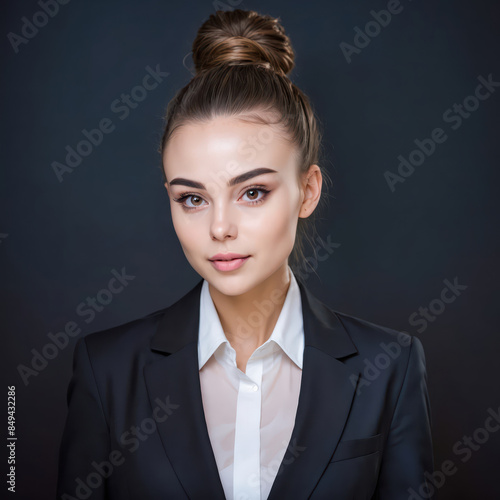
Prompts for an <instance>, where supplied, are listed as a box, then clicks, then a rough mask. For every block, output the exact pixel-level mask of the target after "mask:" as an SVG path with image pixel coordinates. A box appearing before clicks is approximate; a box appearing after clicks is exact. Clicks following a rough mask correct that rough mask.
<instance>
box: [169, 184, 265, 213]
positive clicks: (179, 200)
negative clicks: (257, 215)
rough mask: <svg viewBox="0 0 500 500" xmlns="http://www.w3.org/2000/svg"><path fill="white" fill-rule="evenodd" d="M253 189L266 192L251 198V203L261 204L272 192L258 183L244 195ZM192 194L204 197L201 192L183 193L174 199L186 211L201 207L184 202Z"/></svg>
mask: <svg viewBox="0 0 500 500" xmlns="http://www.w3.org/2000/svg"><path fill="white" fill-rule="evenodd" d="M252 190H254V191H262V192H263V193H264V195H263V196H262V198H259V199H258V200H251V201H250V202H248V203H249V204H250V205H260V204H261V203H262V202H263V201H264V200H265V199H266V198H267V195H268V194H269V193H270V192H271V191H270V190H269V189H266V188H265V187H264V186H260V185H257V186H250V187H249V188H247V189H245V191H244V193H243V195H245V194H246V193H248V191H252ZM191 196H196V197H197V198H201V199H203V198H202V197H201V196H200V195H199V194H195V193H182V194H181V195H180V196H179V197H178V198H174V201H176V202H177V203H180V204H181V205H182V208H183V209H184V210H186V211H190V210H196V209H197V208H199V207H188V206H186V205H185V204H184V201H185V200H187V199H188V198H190V197H191ZM200 206H202V205H200Z"/></svg>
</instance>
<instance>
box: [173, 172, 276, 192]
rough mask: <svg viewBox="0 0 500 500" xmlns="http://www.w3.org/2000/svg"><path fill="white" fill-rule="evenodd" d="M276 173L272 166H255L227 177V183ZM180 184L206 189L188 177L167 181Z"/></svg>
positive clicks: (231, 183) (235, 182) (232, 183)
mask: <svg viewBox="0 0 500 500" xmlns="http://www.w3.org/2000/svg"><path fill="white" fill-rule="evenodd" d="M276 173H278V172H277V171H276V170H273V169H272V168H256V169H254V170H249V171H248V172H245V173H244V174H240V175H237V176H236V177H233V178H232V179H229V180H228V181H227V185H228V186H229V187H232V186H236V185H237V184H240V183H242V182H245V181H247V180H249V179H252V178H253V177H257V176H258V175H262V174H276ZM175 184H177V185H180V186H188V187H192V188H196V189H204V190H205V189H206V188H205V185H204V184H202V183H201V182H197V181H191V180H189V179H183V178H182V177H176V178H175V179H172V180H171V181H170V182H169V185H170V186H173V185H175Z"/></svg>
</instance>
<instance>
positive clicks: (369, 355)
mask: <svg viewBox="0 0 500 500" xmlns="http://www.w3.org/2000/svg"><path fill="white" fill-rule="evenodd" d="M330 310H331V309H330ZM331 311H332V313H333V314H335V316H336V317H337V319H338V320H339V321H340V323H341V324H342V326H343V328H344V329H345V331H346V332H347V334H348V335H349V337H350V338H351V340H352V342H353V344H354V345H355V347H356V349H357V355H355V356H353V357H352V358H351V359H349V360H346V364H350V365H352V366H355V367H356V368H357V369H359V370H360V371H361V372H367V371H369V372H371V373H374V372H377V373H378V372H380V371H382V372H386V373H387V375H389V374H390V373H394V372H399V374H400V376H402V377H404V375H405V374H406V372H407V370H408V369H409V368H410V369H411V366H415V367H416V370H417V371H419V372H421V374H423V373H424V372H425V354H424V349H423V346H422V343H421V341H420V340H419V339H418V337H416V336H414V335H410V334H408V333H406V332H403V331H399V330H396V329H393V328H389V327H386V326H382V325H379V324H376V323H372V322H370V321H367V320H365V319H362V318H358V317H355V316H351V315H349V314H345V313H342V312H339V311H333V310H331Z"/></svg>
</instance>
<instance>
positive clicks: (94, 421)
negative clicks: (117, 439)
mask: <svg viewBox="0 0 500 500" xmlns="http://www.w3.org/2000/svg"><path fill="white" fill-rule="evenodd" d="M109 448H110V444H109V427H108V424H107V422H106V418H105V415H104V411H103V407H102V403H101V398H100V396H99V391H98V387H97V384H96V380H95V377H94V373H93V370H92V364H91V360H90V357H89V353H88V349H87V343H86V339H85V338H82V339H80V340H78V342H77V343H76V346H75V353H74V358H73V376H72V379H71V381H70V384H69V387H68V416H67V419H66V424H65V427H64V432H63V437H62V441H61V446H60V451H59V470H58V480H57V499H58V500H61V499H62V500H71V499H75V498H89V499H90V500H104V499H106V498H107V496H106V493H105V489H106V477H107V475H108V472H109V467H108V468H106V464H107V463H108V460H109V453H110V450H109Z"/></svg>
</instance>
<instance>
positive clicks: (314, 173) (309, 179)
mask: <svg viewBox="0 0 500 500" xmlns="http://www.w3.org/2000/svg"><path fill="white" fill-rule="evenodd" d="M302 179H303V183H302V190H303V193H304V199H303V200H302V205H301V207H300V211H299V217H302V218H304V219H305V218H307V217H309V216H310V215H311V214H312V213H313V212H314V210H315V209H316V206H317V205H318V203H319V200H320V197H321V187H322V185H323V176H322V175H321V169H320V168H319V167H318V165H315V164H313V165H311V166H310V167H309V169H308V171H307V172H306V173H305V174H304V175H303V177H302Z"/></svg>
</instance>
